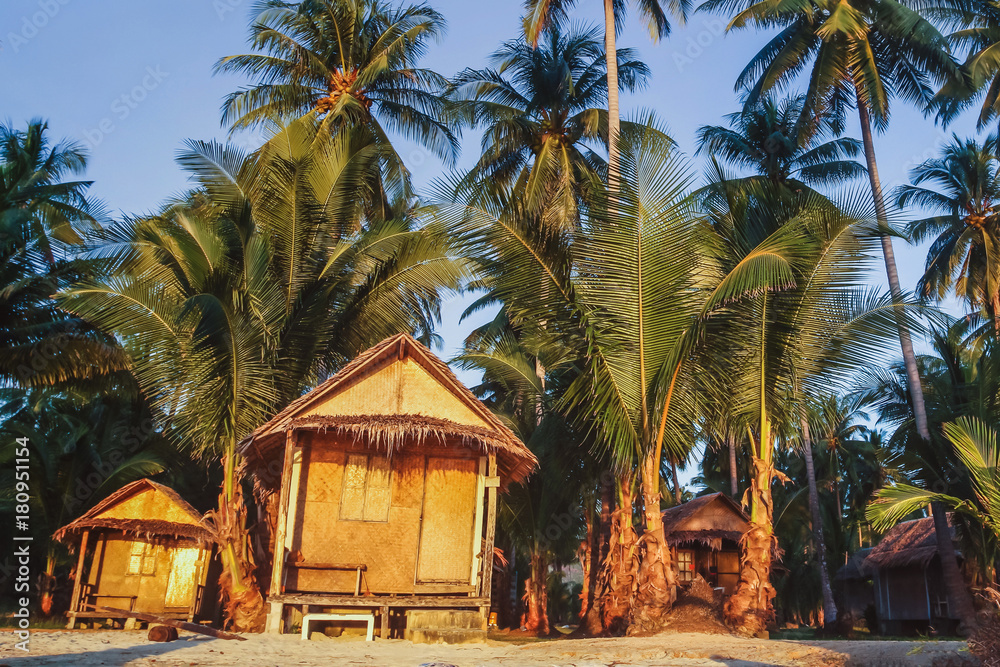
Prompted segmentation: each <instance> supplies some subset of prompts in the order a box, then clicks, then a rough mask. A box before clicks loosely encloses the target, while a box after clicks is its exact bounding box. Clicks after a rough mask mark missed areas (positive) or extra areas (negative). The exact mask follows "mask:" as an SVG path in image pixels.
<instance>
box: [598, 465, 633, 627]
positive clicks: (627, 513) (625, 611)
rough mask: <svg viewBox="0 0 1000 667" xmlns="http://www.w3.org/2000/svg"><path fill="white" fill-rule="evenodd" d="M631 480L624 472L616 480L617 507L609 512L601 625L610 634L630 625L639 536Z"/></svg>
mask: <svg viewBox="0 0 1000 667" xmlns="http://www.w3.org/2000/svg"><path fill="white" fill-rule="evenodd" d="M632 480H633V478H632V474H631V473H626V474H625V475H623V476H622V478H621V479H620V480H619V481H618V507H617V508H616V509H615V511H614V513H613V514H612V516H611V535H610V537H609V541H608V557H607V558H606V559H605V560H604V567H603V569H602V572H601V591H602V595H601V600H600V605H599V606H600V608H601V626H602V628H603V629H604V631H605V632H609V633H611V634H623V633H624V632H625V630H626V629H627V628H628V626H629V622H630V621H631V607H632V596H633V594H634V591H635V584H636V578H637V576H638V570H639V562H638V556H637V553H636V551H637V547H638V544H637V542H638V539H637V537H636V534H635V528H634V526H633V525H632V506H633V496H632V493H633V492H632Z"/></svg>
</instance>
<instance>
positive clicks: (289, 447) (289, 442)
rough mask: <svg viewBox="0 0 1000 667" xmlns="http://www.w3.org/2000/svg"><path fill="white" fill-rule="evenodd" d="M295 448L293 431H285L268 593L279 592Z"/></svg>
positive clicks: (275, 593) (283, 564)
mask: <svg viewBox="0 0 1000 667" xmlns="http://www.w3.org/2000/svg"><path fill="white" fill-rule="evenodd" d="M294 450H295V431H294V430H293V429H288V431H286V432H285V460H284V462H283V464H282V466H281V490H280V491H279V493H280V494H281V495H280V496H279V499H278V522H277V525H276V526H275V530H274V562H273V563H272V565H271V588H270V595H277V594H278V593H280V592H281V580H282V574H283V570H284V569H285V533H286V532H287V531H288V496H289V494H290V492H291V489H290V488H289V487H290V486H291V477H292V452H293V451H294Z"/></svg>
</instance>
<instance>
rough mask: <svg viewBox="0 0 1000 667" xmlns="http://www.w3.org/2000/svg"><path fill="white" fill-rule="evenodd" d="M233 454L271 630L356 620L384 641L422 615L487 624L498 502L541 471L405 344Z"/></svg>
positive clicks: (393, 342)
mask: <svg viewBox="0 0 1000 667" xmlns="http://www.w3.org/2000/svg"><path fill="white" fill-rule="evenodd" d="M240 453H241V455H242V457H243V460H244V464H243V472H244V474H248V475H250V476H252V478H253V480H254V490H255V494H256V496H257V499H258V501H259V502H260V504H261V505H262V506H264V507H266V508H267V522H266V523H267V525H268V528H269V534H268V535H267V539H266V542H267V543H268V544H269V545H270V547H269V550H270V554H269V557H270V561H271V564H272V565H271V573H270V587H269V590H268V602H269V606H270V608H269V613H268V631H269V632H282V631H284V630H286V629H287V628H288V625H289V624H290V623H291V622H293V616H294V617H295V618H298V614H310V613H333V612H338V611H339V612H345V611H351V610H353V611H354V612H364V613H370V614H372V617H373V618H374V615H375V614H378V615H379V616H380V621H381V623H380V625H381V633H380V634H381V636H382V637H387V636H388V634H389V632H390V616H391V617H392V623H391V628H392V629H399V628H400V627H406V628H407V630H408V631H409V628H410V627H411V626H412V625H413V623H412V622H411V621H412V618H411V614H413V613H414V612H417V611H418V610H428V609H436V610H466V611H467V612H473V613H475V614H482V615H483V622H484V623H485V616H486V615H487V613H488V610H489V606H490V591H491V577H492V572H493V567H492V565H493V553H494V544H493V542H494V535H495V526H496V510H497V493H498V491H502V490H504V489H506V488H507V486H508V485H510V484H513V483H516V482H519V481H521V480H523V479H524V478H525V477H527V476H528V474H529V473H530V472H531V471H532V470H533V469H534V468H535V466H536V465H537V463H538V462H537V459H536V458H535V456H534V455H533V454H532V453H531V452H530V451H529V450H528V449H527V448H526V447H525V446H524V445H523V444H522V443H521V442H520V440H518V439H517V437H516V436H515V435H514V434H513V433H512V432H511V431H510V430H509V429H508V428H507V427H506V426H504V424H503V423H502V422H501V421H500V420H499V419H498V418H497V417H496V416H495V415H493V414H492V413H491V412H490V411H489V410H488V409H487V408H486V407H485V406H484V405H483V404H481V403H480V402H479V401H478V400H477V399H476V398H475V396H473V394H472V393H471V392H470V391H469V390H468V389H467V388H466V387H465V386H464V385H462V383H461V382H460V381H459V380H458V378H456V377H455V375H454V374H453V373H452V372H451V370H450V369H449V368H448V366H447V365H445V364H444V363H443V362H442V361H440V360H439V359H437V358H436V357H435V356H434V355H433V354H432V353H431V352H430V351H429V350H427V348H425V347H423V346H422V345H421V344H420V343H418V342H417V341H416V340H414V339H413V338H412V337H410V336H408V335H398V336H394V337H392V338H389V339H387V340H384V341H382V342H381V343H379V344H378V345H376V346H375V347H373V348H371V349H369V350H368V351H366V352H364V353H363V354H361V355H360V356H359V357H358V358H356V359H355V360H354V361H352V362H351V363H349V364H348V365H347V366H345V367H344V368H343V369H342V370H341V371H340V372H339V373H337V374H336V375H334V376H333V377H331V378H330V379H329V380H327V381H326V382H324V383H322V384H321V385H320V386H318V387H317V388H316V389H314V390H313V391H311V392H309V393H308V394H306V395H305V396H302V397H301V398H299V399H297V400H295V401H293V402H292V403H291V404H289V405H288V407H286V408H285V409H284V410H283V411H282V412H280V413H279V414H278V415H277V416H275V417H274V419H272V420H271V421H269V422H268V423H267V424H264V425H263V426H261V427H260V428H258V429H257V430H256V431H255V432H254V433H253V434H252V435H251V436H250V437H249V438H247V439H246V440H245V441H244V442H242V443H241V445H240ZM404 616H405V617H406V618H407V619H410V620H408V621H406V622H403V621H402V619H403V617H404ZM441 617H442V615H441V614H438V615H437V618H441ZM475 618H478V616H477V617H475ZM465 622H469V617H468V616H466V617H465ZM484 627H485V626H484Z"/></svg>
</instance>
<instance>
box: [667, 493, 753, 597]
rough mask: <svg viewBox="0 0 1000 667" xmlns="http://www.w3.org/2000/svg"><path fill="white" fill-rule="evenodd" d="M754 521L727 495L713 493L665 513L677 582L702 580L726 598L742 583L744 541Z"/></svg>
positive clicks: (668, 541)
mask: <svg viewBox="0 0 1000 667" xmlns="http://www.w3.org/2000/svg"><path fill="white" fill-rule="evenodd" d="M749 527H750V518H749V517H748V516H747V515H746V514H745V513H744V512H743V510H742V509H741V508H740V506H739V505H737V504H736V503H735V502H733V500H732V499H730V498H729V496H727V495H725V494H723V493H711V494H709V495H706V496H699V497H697V498H693V499H692V500H689V501H688V502H686V503H682V504H680V505H677V506H676V507H671V508H670V509H666V510H664V511H663V532H664V537H665V538H666V541H667V544H668V545H669V546H670V548H671V550H672V551H673V562H674V565H675V567H676V570H677V580H678V581H679V582H680V583H681V585H684V584H685V583H686V582H690V581H693V580H694V579H695V577H696V576H698V575H701V577H702V578H703V579H704V580H705V581H707V582H708V583H709V584H710V585H711V586H713V587H715V588H721V589H722V592H723V595H726V596H728V595H732V594H733V591H735V590H736V584H737V583H739V580H740V550H739V542H740V537H742V535H743V533H745V532H746V531H747V529H748V528H749Z"/></svg>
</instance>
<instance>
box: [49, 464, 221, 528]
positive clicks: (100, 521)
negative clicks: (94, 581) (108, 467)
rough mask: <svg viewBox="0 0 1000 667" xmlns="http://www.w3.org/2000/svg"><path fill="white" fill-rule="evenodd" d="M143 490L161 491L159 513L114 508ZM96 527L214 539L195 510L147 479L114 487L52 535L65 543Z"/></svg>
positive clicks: (149, 491) (177, 496)
mask: <svg viewBox="0 0 1000 667" xmlns="http://www.w3.org/2000/svg"><path fill="white" fill-rule="evenodd" d="M144 493H153V494H162V495H161V496H160V498H162V503H161V504H160V505H159V507H158V508H157V509H158V510H159V511H160V512H161V514H162V516H130V515H129V512H128V511H127V506H126V511H125V512H116V511H114V508H116V507H120V506H122V505H123V504H125V503H126V501H128V500H129V499H132V498H134V497H136V496H138V495H140V494H144ZM165 517H166V518H165ZM100 529H104V530H108V531H116V532H122V533H127V534H131V535H137V536H141V537H147V538H153V537H160V538H178V537H187V538H191V539H194V540H198V541H199V542H211V541H214V540H215V536H214V533H213V532H212V530H211V529H210V528H209V527H207V526H206V525H204V523H203V517H202V515H201V513H200V512H198V510H196V509H195V508H193V507H191V505H190V504H189V503H188V502H187V501H186V500H184V499H183V498H181V497H180V496H179V495H178V494H177V492H176V491H174V490H173V489H171V488H170V487H167V486H163V485H162V484H157V483H156V482H154V481H152V480H149V479H140V480H137V481H135V482H132V483H131V484H127V485H125V486H123V487H122V488H120V489H118V490H117V491H115V492H114V493H112V494H111V495H110V496H108V497H107V498H105V499H104V500H102V501H101V502H99V503H97V504H96V505H94V506H93V507H92V508H91V509H90V510H89V511H88V512H87V513H85V514H84V515H83V516H81V517H80V518H79V519H77V520H76V521H73V522H72V523H69V524H67V525H65V526H63V527H62V528H60V529H59V530H57V531H56V532H55V534H54V535H53V537H54V538H55V539H56V540H58V541H60V542H63V543H65V544H72V543H74V542H75V541H76V540H77V538H79V536H80V535H81V534H82V533H83V531H84V530H100Z"/></svg>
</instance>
